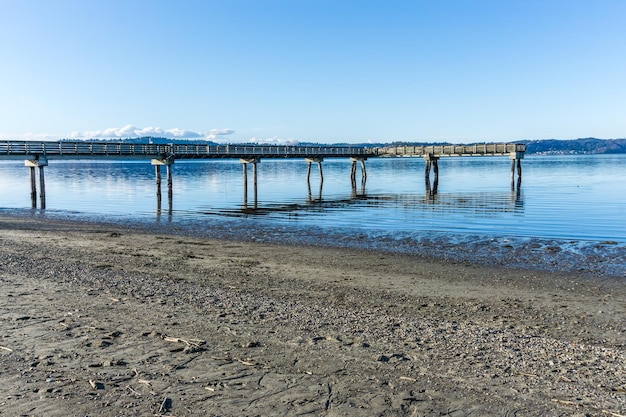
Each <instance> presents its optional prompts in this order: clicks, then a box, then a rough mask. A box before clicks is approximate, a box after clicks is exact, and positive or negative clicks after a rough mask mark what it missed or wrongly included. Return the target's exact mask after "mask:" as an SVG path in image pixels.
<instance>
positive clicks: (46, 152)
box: [0, 141, 372, 159]
mask: <svg viewBox="0 0 626 417" xmlns="http://www.w3.org/2000/svg"><path fill="white" fill-rule="evenodd" d="M368 155H372V149H370V148H362V147H350V146H282V145H270V146H261V145H206V144H193V143H191V144H166V145H162V144H150V143H148V144H138V143H123V142H85V141H76V142H69V141H61V142H28V141H4V142H0V158H11V157H13V158H22V157H31V156H38V157H45V158H55V159H57V158H68V159H70V158H98V157H135V158H165V157H167V158H172V159H203V158H249V157H259V158H298V157H358V156H368Z"/></svg>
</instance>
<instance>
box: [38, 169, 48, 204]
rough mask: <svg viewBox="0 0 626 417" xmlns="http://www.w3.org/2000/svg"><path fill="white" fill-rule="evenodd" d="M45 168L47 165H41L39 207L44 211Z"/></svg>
mask: <svg viewBox="0 0 626 417" xmlns="http://www.w3.org/2000/svg"><path fill="white" fill-rule="evenodd" d="M44 167H45V165H42V164H39V205H40V207H41V208H42V209H45V208H46V180H45V178H44V173H43V168H44Z"/></svg>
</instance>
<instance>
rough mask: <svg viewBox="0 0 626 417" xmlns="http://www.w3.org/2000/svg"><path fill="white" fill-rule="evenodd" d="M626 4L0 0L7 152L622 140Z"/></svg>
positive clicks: (0, 117) (0, 100)
mask: <svg viewBox="0 0 626 417" xmlns="http://www.w3.org/2000/svg"><path fill="white" fill-rule="evenodd" d="M625 22H626V0H411V1H399V0H398V1H397V0H380V1H368V0H197V1H196V0H179V1H160V0H0V139H16V140H21V139H36V140H43V139H58V138H71V137H74V138H88V137H132V136H137V135H141V136H143V135H153V136H166V137H167V136H171V137H189V138H204V137H208V138H213V139H215V140H216V141H218V142H240V141H249V140H256V141H259V142H266V141H269V142H275V143H280V142H285V141H313V142H325V143H332V142H367V141H374V142H390V141H450V142H453V143H463V142H476V141H513V140H530V139H548V138H556V139H574V138H579V137H590V136H593V137H599V138H623V137H626V23H625Z"/></svg>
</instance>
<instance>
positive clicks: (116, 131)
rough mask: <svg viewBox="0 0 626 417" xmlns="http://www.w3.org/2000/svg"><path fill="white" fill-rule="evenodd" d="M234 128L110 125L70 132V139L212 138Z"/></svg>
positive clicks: (223, 134)
mask: <svg viewBox="0 0 626 417" xmlns="http://www.w3.org/2000/svg"><path fill="white" fill-rule="evenodd" d="M233 133H234V130H231V129H213V130H211V131H209V132H208V133H204V132H194V131H191V130H186V129H181V128H173V129H162V128H160V127H152V126H149V127H136V126H133V125H126V126H124V127H111V128H108V129H104V130H94V131H85V132H72V134H71V135H70V138H71V139H115V138H120V139H124V138H138V137H144V136H152V137H159V138H168V139H208V140H212V139H214V138H216V137H217V136H225V135H231V134H233Z"/></svg>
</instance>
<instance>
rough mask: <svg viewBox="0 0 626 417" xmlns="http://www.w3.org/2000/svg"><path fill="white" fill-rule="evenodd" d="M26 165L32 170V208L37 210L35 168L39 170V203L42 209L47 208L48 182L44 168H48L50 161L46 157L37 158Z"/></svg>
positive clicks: (28, 160)
mask: <svg viewBox="0 0 626 417" xmlns="http://www.w3.org/2000/svg"><path fill="white" fill-rule="evenodd" d="M24 165H25V166H27V167H29V168H30V199H31V202H32V207H33V208H37V179H36V173H35V171H36V170H35V168H37V167H38V168H39V203H40V207H41V208H42V209H45V208H46V180H45V176H44V167H46V166H48V159H47V158H44V157H38V156H37V157H35V158H34V159H27V160H26V161H24Z"/></svg>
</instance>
